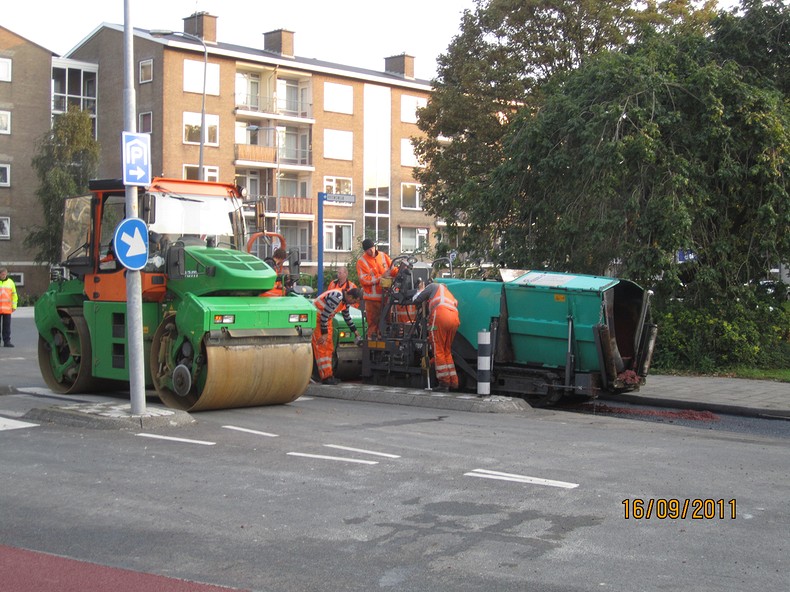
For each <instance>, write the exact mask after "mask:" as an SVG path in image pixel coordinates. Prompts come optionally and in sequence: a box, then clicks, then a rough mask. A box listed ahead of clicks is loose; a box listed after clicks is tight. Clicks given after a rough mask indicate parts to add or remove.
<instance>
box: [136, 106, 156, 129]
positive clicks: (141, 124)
mask: <svg viewBox="0 0 790 592" xmlns="http://www.w3.org/2000/svg"><path fill="white" fill-rule="evenodd" d="M153 119H154V114H153V113H151V112H150V111H146V112H145V113H140V114H139V115H138V116H137V131H138V132H140V133H141V134H150V133H151V132H152V131H153V128H154V124H153Z"/></svg>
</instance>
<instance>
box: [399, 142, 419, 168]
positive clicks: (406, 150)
mask: <svg viewBox="0 0 790 592" xmlns="http://www.w3.org/2000/svg"><path fill="white" fill-rule="evenodd" d="M400 163H401V165H402V166H407V167H416V166H420V162H419V161H418V160H417V155H416V154H414V146H413V145H412V143H411V140H410V139H409V138H401V141H400Z"/></svg>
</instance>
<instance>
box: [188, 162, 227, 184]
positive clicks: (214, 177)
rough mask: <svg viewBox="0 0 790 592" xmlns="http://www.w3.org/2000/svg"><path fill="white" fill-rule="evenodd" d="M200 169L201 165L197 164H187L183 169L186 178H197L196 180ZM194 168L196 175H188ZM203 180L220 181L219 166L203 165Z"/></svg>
mask: <svg viewBox="0 0 790 592" xmlns="http://www.w3.org/2000/svg"><path fill="white" fill-rule="evenodd" d="M199 169H200V167H199V166H198V165H196V164H185V165H184V167H183V171H182V174H183V177H184V179H195V180H196V179H198V174H197V171H198V170H199ZM192 170H194V171H195V176H194V177H190V176H189V175H188V171H192ZM203 180H204V181H210V182H212V183H219V167H218V166H209V165H203Z"/></svg>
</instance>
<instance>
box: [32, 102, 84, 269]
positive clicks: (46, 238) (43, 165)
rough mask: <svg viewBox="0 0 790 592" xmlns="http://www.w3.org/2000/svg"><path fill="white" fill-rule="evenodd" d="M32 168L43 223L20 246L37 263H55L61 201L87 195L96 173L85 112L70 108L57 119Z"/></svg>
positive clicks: (59, 237) (43, 141)
mask: <svg viewBox="0 0 790 592" xmlns="http://www.w3.org/2000/svg"><path fill="white" fill-rule="evenodd" d="M32 165H33V168H34V169H35V171H36V173H37V175H38V178H39V181H40V185H39V187H38V189H37V190H36V197H37V198H38V201H39V204H40V205H41V213H42V218H43V223H42V224H41V225H37V226H35V227H33V228H32V229H31V230H30V231H29V232H28V235H27V237H25V241H24V243H25V246H26V247H28V248H30V249H32V250H33V252H35V253H36V254H35V261H36V262H37V263H57V262H59V260H60V256H61V253H60V242H61V235H62V232H63V199H64V198H65V197H69V196H72V195H78V194H80V193H87V191H88V181H89V180H90V179H91V178H93V177H95V175H96V172H97V170H98V165H99V144H98V142H97V141H96V139H95V138H94V134H93V124H92V120H91V117H90V116H89V115H88V113H87V112H85V111H80V110H79V109H76V108H73V107H72V108H70V109H69V111H68V112H67V113H65V114H63V115H60V116H59V117H57V118H56V119H55V121H54V122H53V125H52V128H51V130H50V131H49V132H48V133H47V134H46V135H44V137H43V138H41V140H40V141H39V144H38V149H37V153H36V155H35V156H34V157H33V161H32Z"/></svg>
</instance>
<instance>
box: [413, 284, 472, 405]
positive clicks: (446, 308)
mask: <svg viewBox="0 0 790 592" xmlns="http://www.w3.org/2000/svg"><path fill="white" fill-rule="evenodd" d="M419 288H420V291H419V292H417V294H415V295H414V297H413V298H412V303H413V304H423V305H426V304H427V308H428V334H429V335H430V341H431V345H432V347H433V356H434V363H435V364H436V380H437V381H438V383H439V385H438V386H437V387H436V388H435V389H433V390H435V391H448V390H450V389H457V388H458V374H456V372H455V364H454V363H453V353H452V346H453V339H455V334H456V333H457V332H458V327H459V326H460V325H461V319H460V317H459V316H458V301H457V300H456V299H455V298H454V297H453V295H452V294H451V293H450V290H449V289H448V288H447V286H445V285H444V284H435V283H430V284H428V285H427V286H425V284H424V283H423V282H420V286H419Z"/></svg>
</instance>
